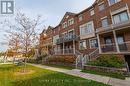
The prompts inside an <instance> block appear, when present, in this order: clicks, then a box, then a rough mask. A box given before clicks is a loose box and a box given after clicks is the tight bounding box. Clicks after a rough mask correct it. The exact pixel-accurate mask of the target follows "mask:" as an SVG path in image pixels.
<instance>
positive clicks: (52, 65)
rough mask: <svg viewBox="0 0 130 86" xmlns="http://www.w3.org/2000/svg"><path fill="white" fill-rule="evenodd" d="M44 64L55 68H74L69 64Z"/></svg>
mask: <svg viewBox="0 0 130 86" xmlns="http://www.w3.org/2000/svg"><path fill="white" fill-rule="evenodd" d="M45 65H46V66H51V67H56V68H62V69H68V70H72V69H74V67H70V66H60V65H54V64H45Z"/></svg>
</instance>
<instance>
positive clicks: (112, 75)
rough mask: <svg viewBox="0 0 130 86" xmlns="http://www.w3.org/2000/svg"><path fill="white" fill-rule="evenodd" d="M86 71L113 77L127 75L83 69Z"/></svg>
mask: <svg viewBox="0 0 130 86" xmlns="http://www.w3.org/2000/svg"><path fill="white" fill-rule="evenodd" d="M82 72H84V73H91V74H96V75H102V76H108V77H112V78H118V79H123V80H124V79H125V76H124V75H122V74H117V73H108V72H98V71H93V70H82Z"/></svg>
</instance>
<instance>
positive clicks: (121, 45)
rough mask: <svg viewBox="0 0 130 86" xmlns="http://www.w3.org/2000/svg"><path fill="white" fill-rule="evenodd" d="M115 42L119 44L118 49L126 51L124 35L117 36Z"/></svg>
mask: <svg viewBox="0 0 130 86" xmlns="http://www.w3.org/2000/svg"><path fill="white" fill-rule="evenodd" d="M117 42H118V45H119V49H120V51H122V52H123V51H127V46H126V44H125V41H124V37H123V36H118V37H117Z"/></svg>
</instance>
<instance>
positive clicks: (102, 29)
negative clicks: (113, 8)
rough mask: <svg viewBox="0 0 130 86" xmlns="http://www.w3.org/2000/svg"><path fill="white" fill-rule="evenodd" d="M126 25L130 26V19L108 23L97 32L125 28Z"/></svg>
mask: <svg viewBox="0 0 130 86" xmlns="http://www.w3.org/2000/svg"><path fill="white" fill-rule="evenodd" d="M125 27H130V20H128V21H125V22H121V23H118V24H111V25H108V26H107V27H100V28H97V29H96V33H101V32H107V31H111V30H113V29H114V30H118V29H123V28H125Z"/></svg>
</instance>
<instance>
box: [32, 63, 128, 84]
mask: <svg viewBox="0 0 130 86" xmlns="http://www.w3.org/2000/svg"><path fill="white" fill-rule="evenodd" d="M30 65H32V66H35V67H39V68H43V69H48V70H52V71H57V72H61V73H65V74H68V75H73V76H78V77H81V78H84V79H89V80H93V81H97V82H101V83H104V84H109V85H112V86H130V78H127V79H126V80H120V79H115V78H110V77H105V76H100V75H94V74H89V73H83V72H80V70H77V69H73V70H67V69H62V68H55V67H50V66H45V65H36V64H30Z"/></svg>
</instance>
